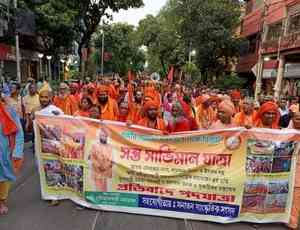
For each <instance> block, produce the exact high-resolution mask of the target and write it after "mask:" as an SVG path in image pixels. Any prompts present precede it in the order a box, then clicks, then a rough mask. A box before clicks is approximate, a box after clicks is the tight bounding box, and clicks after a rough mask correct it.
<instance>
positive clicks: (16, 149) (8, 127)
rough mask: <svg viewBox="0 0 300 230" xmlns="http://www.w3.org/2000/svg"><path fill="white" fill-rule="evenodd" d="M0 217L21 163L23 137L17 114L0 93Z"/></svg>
mask: <svg viewBox="0 0 300 230" xmlns="http://www.w3.org/2000/svg"><path fill="white" fill-rule="evenodd" d="M0 127H1V129H0V143H1V145H0V216H1V215H6V214H7V213H8V206H7V200H8V194H9V190H10V187H11V184H12V182H14V181H15V180H16V174H17V173H18V171H19V170H20V167H21V165H22V161H23V148H24V135H23V129H22V125H21V122H20V118H19V117H18V115H17V112H16V111H15V110H14V109H12V108H10V107H8V106H7V105H6V104H5V103H4V101H3V98H2V97H1V92H0Z"/></svg>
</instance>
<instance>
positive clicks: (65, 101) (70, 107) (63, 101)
mask: <svg viewBox="0 0 300 230" xmlns="http://www.w3.org/2000/svg"><path fill="white" fill-rule="evenodd" d="M53 104H54V105H55V106H56V107H58V108H60V109H61V110H62V111H63V112H64V114H66V115H73V114H74V113H75V112H76V111H77V110H78V104H76V103H74V101H73V100H72V99H71V97H70V88H69V86H68V85H67V84H66V83H61V84H60V86H59V93H58V95H57V96H55V97H54V100H53Z"/></svg>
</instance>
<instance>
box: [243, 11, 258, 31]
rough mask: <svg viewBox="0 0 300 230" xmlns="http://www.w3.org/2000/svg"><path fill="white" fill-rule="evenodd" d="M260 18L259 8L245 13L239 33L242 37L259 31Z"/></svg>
mask: <svg viewBox="0 0 300 230" xmlns="http://www.w3.org/2000/svg"><path fill="white" fill-rule="evenodd" d="M261 18H262V10H261V9H257V10H255V11H253V12H252V13H250V14H248V15H246V16H245V17H244V18H243V22H242V33H241V35H242V36H243V37H248V36H250V35H252V34H255V33H257V32H259V31H260V29H261Z"/></svg>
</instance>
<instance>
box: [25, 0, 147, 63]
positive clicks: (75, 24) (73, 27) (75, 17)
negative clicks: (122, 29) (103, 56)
mask: <svg viewBox="0 0 300 230" xmlns="http://www.w3.org/2000/svg"><path fill="white" fill-rule="evenodd" d="M37 2H38V3H37ZM22 3H24V5H25V6H26V7H28V8H29V9H31V10H32V11H34V13H35V14H36V16H37V20H36V22H37V31H38V36H39V37H40V38H41V39H42V44H43V46H44V49H45V50H47V51H48V52H58V51H60V48H61V47H63V48H64V49H65V50H67V51H68V48H70V47H71V46H72V42H73V41H75V40H76V41H77V42H78V44H79V46H78V54H79V55H80V63H81V60H82V53H81V51H82V48H87V47H88V46H89V44H90V42H91V39H92V35H93V33H94V32H95V31H96V29H97V28H98V25H99V23H100V21H101V19H103V18H108V19H110V18H111V15H110V13H108V11H109V10H111V11H113V12H118V11H119V10H120V9H125V10H127V9H128V8H131V7H140V6H142V5H143V1H142V0H64V1H57V0H44V1H36V0H22ZM67 51H66V52H67ZM67 53H68V52H67Z"/></svg>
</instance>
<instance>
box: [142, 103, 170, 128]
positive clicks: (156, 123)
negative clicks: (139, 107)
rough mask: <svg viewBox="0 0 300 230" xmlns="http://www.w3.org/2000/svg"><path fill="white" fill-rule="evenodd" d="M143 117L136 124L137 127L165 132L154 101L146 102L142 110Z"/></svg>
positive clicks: (157, 106)
mask: <svg viewBox="0 0 300 230" xmlns="http://www.w3.org/2000/svg"><path fill="white" fill-rule="evenodd" d="M143 110H144V112H145V117H144V118H143V119H142V120H140V121H139V122H138V125H141V126H145V127H148V128H151V129H158V130H161V131H165V130H166V128H165V123H164V120H163V119H161V118H159V116H158V113H159V105H158V104H157V103H156V102H155V101H151V100H148V101H147V102H146V103H145V104H144V108H143Z"/></svg>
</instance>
